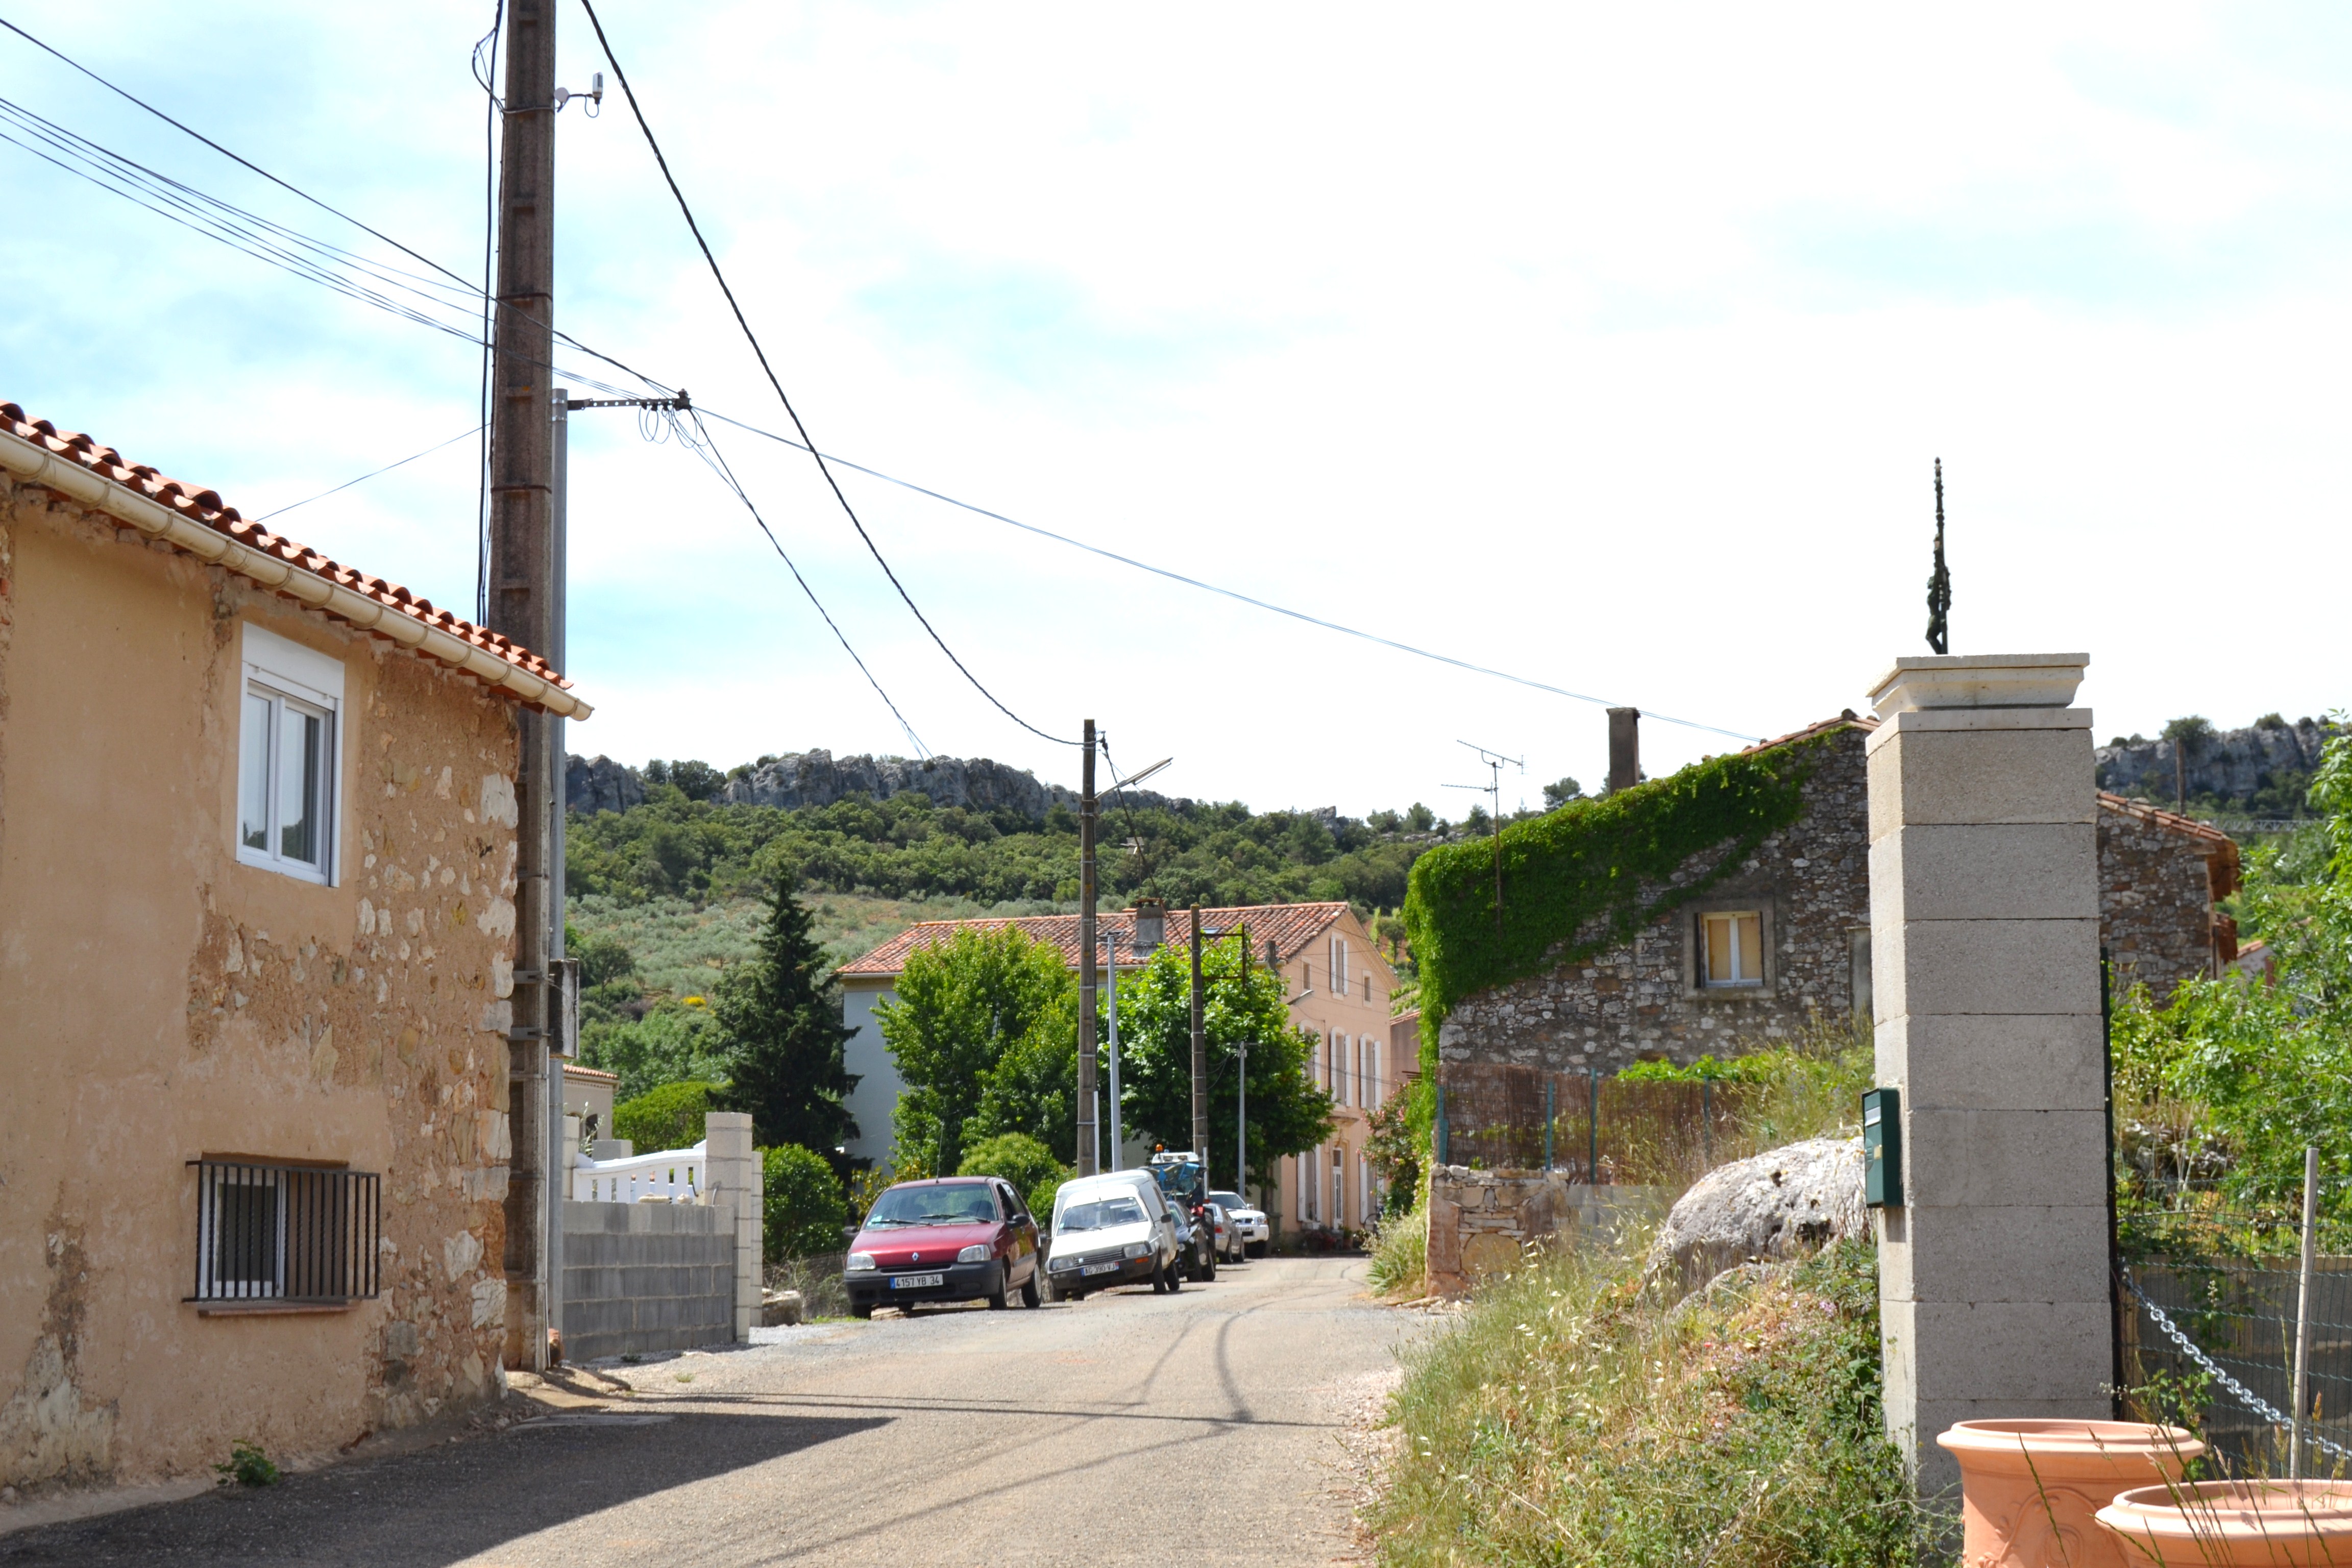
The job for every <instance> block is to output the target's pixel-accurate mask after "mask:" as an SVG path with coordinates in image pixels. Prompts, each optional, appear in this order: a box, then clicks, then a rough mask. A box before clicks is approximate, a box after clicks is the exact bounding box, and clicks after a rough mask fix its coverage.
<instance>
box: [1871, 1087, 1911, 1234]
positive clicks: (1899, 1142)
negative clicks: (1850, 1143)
mask: <svg viewBox="0 0 2352 1568" xmlns="http://www.w3.org/2000/svg"><path fill="white" fill-rule="evenodd" d="M1862 1198H1863V1202H1864V1203H1866V1204H1868V1205H1870V1206H1871V1207H1872V1208H1879V1209H1899V1208H1901V1207H1902V1206H1903V1091H1902V1090H1901V1089H1865V1090H1864V1092H1863V1096H1862Z"/></svg>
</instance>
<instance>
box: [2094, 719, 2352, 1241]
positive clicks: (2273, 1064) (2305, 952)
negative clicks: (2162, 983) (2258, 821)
mask: <svg viewBox="0 0 2352 1568" xmlns="http://www.w3.org/2000/svg"><path fill="white" fill-rule="evenodd" d="M2311 803H2312V805H2314V806H2315V807H2316V808H2318V809H2319V810H2320V811H2321V812H2322V813H2323V814H2324V816H2323V820H2322V821H2321V822H2320V823H2319V824H2318V825H2316V826H2315V828H2313V829H2309V830H2306V831H2305V834H2303V835H2298V836H2297V837H2296V838H2295V839H2294V840H2292V841H2290V842H2288V843H2287V844H2284V845H2281V846H2273V847H2266V848H2265V849H2264V850H2263V851H2260V852H2258V853H2257V854H2256V855H2254V856H2253V857H2252V860H2251V863H2250V864H2249V866H2248V868H2247V872H2246V888H2245V890H2244V892H2243V893H2242V894H2241V895H2240V899H2239V908H2240V910H2241V912H2242V916H2243V917H2245V918H2246V919H2247V921H2248V923H2249V924H2251V925H2253V926H2254V927H2256V928H2257V929H2259V930H2260V931H2262V933H2263V935H2264V936H2265V938H2266V939H2267V940H2268V941H2269V942H2271V944H2272V949H2273V952H2274V953H2275V955H2276V959H2277V963H2278V974H2277V980H2276V983H2275V984H2263V983H2260V982H2249V981H2248V980H2246V979H2245V978H2243V977H2241V976H2238V975H2234V974H2233V975H2231V976H2229V977H2227V978H2224V979H2220V980H2189V981H2185V982H2183V983H2182V984H2180V985H2179V988H2178V989H2176V990H2175V991H2174V992H2173V994H2172V995H2171V996H2169V997H2159V996H2156V995H2154V994H2150V993H2149V991H2148V990H2147V987H2145V986H2135V987H2133V988H2132V989H2131V990H2130V991H2129V992H2128V993H2126V994H2125V995H2124V996H2123V997H2122V998H2121V999H2120V1000H2119V1002H2118V1003H2117V1005H2116V1008H2115V1011H2114V1019H2113V1023H2112V1026H2111V1027H2110V1030H2109V1039H2110V1042H2111V1045H2112V1048H2113V1052H2114V1061H2115V1087H2116V1112H2117V1129H2116V1133H2117V1142H2118V1152H2119V1153H2120V1155H2121V1156H2122V1168H2121V1169H2120V1170H2119V1171H2118V1173H2117V1176H2118V1180H2119V1181H2120V1182H2121V1184H2122V1185H2123V1189H2124V1192H2123V1197H2124V1203H2125V1206H2126V1208H2127V1209H2136V1210H2147V1209H2166V1210H2176V1211H2177V1210H2187V1209H2192V1208H2196V1207H2198V1206H2200V1205H2202V1206H2206V1207H2210V1208H2215V1209H2218V1210H2221V1211H2224V1212H2226V1213H2227V1214H2228V1215H2232V1216H2235V1217H2237V1218H2238V1219H2241V1220H2252V1221H2254V1222H2256V1223H2257V1225H2259V1223H2260V1222H2263V1221H2264V1220H2269V1219H2277V1218H2284V1217H2287V1216H2291V1215H2294V1213H2295V1212H2296V1211H2297V1210H2298V1209H2299V1207H2300V1205H2301V1202H2302V1187H2303V1151H2304V1148H2305V1145H2307V1144H2308V1145H2315V1146H2316V1147H2317V1148H2318V1149H2319V1151H2320V1164H2321V1170H2322V1173H2323V1175H2324V1177H2325V1178H2326V1179H2324V1180H2323V1182H2322V1184H2321V1189H2320V1191H2321V1222H2322V1224H2323V1226H2326V1227H2327V1228H2329V1229H2330V1230H2334V1231H2337V1232H2338V1233H2339V1234H2341V1233H2343V1232H2344V1231H2345V1230H2346V1229H2347V1228H2352V1184H2347V1183H2346V1182H2345V1181H2344V1180H2343V1174H2344V1173H2345V1172H2346V1171H2347V1170H2352V737H2342V736H2339V737H2337V738H2336V739H2334V740H2331V741H2330V742H2328V744H2327V748H2326V753H2325V755H2324V757H2323V759H2322V763H2321V766H2320V769H2319V773H2318V775H2317V778H2316V780H2315V783H2314V784H2313V786H2312V790H2311Z"/></svg>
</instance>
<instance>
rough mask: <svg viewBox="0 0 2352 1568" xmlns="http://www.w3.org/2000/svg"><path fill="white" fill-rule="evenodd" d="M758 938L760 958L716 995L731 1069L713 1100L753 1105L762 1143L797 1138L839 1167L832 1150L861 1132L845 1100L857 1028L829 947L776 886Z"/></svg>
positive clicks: (734, 1106) (789, 893)
mask: <svg viewBox="0 0 2352 1568" xmlns="http://www.w3.org/2000/svg"><path fill="white" fill-rule="evenodd" d="M757 945H758V949H759V955H758V956H757V957H756V958H754V959H753V960H752V961H751V962H750V963H745V964H742V965H740V966H739V967H738V968H737V969H736V970H735V972H734V973H731V974H730V975H729V976H728V977H727V979H726V980H725V982H723V983H722V984H720V985H719V988H718V994H717V995H716V996H715V997H713V998H712V1005H711V1012H712V1014H713V1016H715V1017H716V1018H717V1019H718V1021H719V1028H720V1029H721V1031H723V1032H724V1034H725V1037H726V1039H727V1042H728V1047H729V1052H730V1065H731V1068H732V1071H731V1074H730V1079H729V1081H728V1085H727V1089H726V1090H725V1092H724V1094H723V1095H721V1096H716V1097H714V1101H713V1102H714V1105H716V1106H717V1108H718V1109H721V1110H748V1111H750V1112H751V1136H752V1141H753V1142H755V1143H757V1144H759V1145H760V1146H761V1147H762V1148H777V1147H781V1146H782V1145H783V1144H786V1143H797V1144H799V1145H800V1146H801V1147H802V1148H804V1149H812V1150H814V1151H815V1152H817V1153H819V1154H822V1155H824V1157H825V1158H826V1159H827V1160H829V1161H831V1162H833V1163H834V1164H835V1168H839V1167H840V1166H841V1165H842V1164H843V1163H844V1162H843V1160H842V1157H841V1156H840V1155H839V1154H836V1153H835V1152H834V1151H835V1149H836V1148H837V1147H838V1146H839V1145H841V1144H843V1143H845V1142H847V1141H848V1140H849V1139H852V1138H855V1137H856V1136H857V1123H856V1121H853V1120H852V1119H851V1117H850V1114H849V1111H848V1109H847V1108H846V1107H845V1105H844V1104H843V1103H842V1102H843V1100H845V1098H846V1097H847V1096H848V1094H849V1091H850V1090H851V1089H854V1088H856V1085H857V1078H856V1075H855V1074H853V1073H851V1072H850V1071H849V1070H848V1068H847V1067H846V1066H845V1062H844V1059H843V1054H842V1047H844V1045H845V1043H846V1042H847V1041H848V1039H849V1037H850V1034H851V1033H852V1031H851V1030H849V1029H847V1028H845V1027H844V1026H843V1024H842V1021H841V990H840V987H839V986H838V985H836V984H835V983H834V981H833V978H832V976H831V975H830V973H827V969H826V965H825V959H824V951H823V950H822V949H821V948H819V947H818V946H817V944H816V942H815V940H814V938H813V937H811V936H810V935H809V912H808V910H806V909H805V908H803V906H802V904H801V901H800V900H798V899H796V898H794V897H793V890H792V889H791V887H790V886H788V885H786V884H783V883H781V882H780V883H778V884H777V886H776V896H775V901H774V903H772V905H771V906H770V907H769V910H768V920H767V923H766V924H765V925H764V926H762V927H761V931H760V935H759V939H758V943H757ZM720 1100H723V1101H724V1103H723V1104H719V1101H720Z"/></svg>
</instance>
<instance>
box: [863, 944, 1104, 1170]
mask: <svg viewBox="0 0 2352 1568" xmlns="http://www.w3.org/2000/svg"><path fill="white" fill-rule="evenodd" d="M1077 983H1078V981H1077V976H1076V974H1075V973H1072V972H1071V971H1070V970H1068V969H1066V968H1065V967H1064V966H1063V963H1062V955H1061V953H1060V952H1059V951H1058V950H1056V949H1055V948H1054V947H1051V946H1049V945H1047V944H1045V943H1044V942H1033V941H1031V940H1030V938H1029V936H1028V935H1027V934H1026V933H1025V932H1024V931H1022V930H1021V929H1020V928H1019V927H1017V926H1010V925H1007V926H1000V927H998V928H996V929H995V930H993V931H974V930H972V929H971V928H969V927H966V928H964V929H962V930H960V931H957V932H956V933H955V935H954V936H953V937H952V938H950V940H949V941H947V942H941V943H940V944H938V945H936V946H932V947H925V948H919V949H917V950H916V951H915V952H910V953H908V955H907V967H906V970H905V972H904V973H901V974H900V975H899V977H898V984H897V986H896V987H895V989H896V991H897V996H896V999H895V1000H888V1001H884V1002H881V1003H878V1004H877V1005H876V1006H875V1009H874V1021H875V1024H876V1026H877V1028H879V1029H880V1030H881V1034H882V1043H883V1045H884V1046H885V1047H887V1048H888V1049H889V1052H890V1059H891V1060H892V1061H893V1062H894V1063H896V1064H897V1066H898V1076H899V1078H900V1079H901V1080H902V1081H904V1082H905V1084H906V1086H907V1087H906V1089H905V1091H904V1092H903V1093H902V1094H901V1095H900V1096H899V1098H898V1115H897V1119H896V1124H895V1125H894V1127H893V1132H894V1133H895V1135H896V1136H895V1140H894V1141H895V1143H896V1146H897V1152H895V1153H894V1154H893V1157H892V1163H894V1164H899V1165H904V1164H905V1163H907V1162H908V1160H909V1159H915V1158H927V1159H929V1160H931V1161H933V1162H935V1168H937V1169H941V1170H953V1169H954V1168H955V1167H956V1164H957V1163H958V1162H959V1161H960V1159H961V1150H962V1147H963V1136H964V1124H965V1123H966V1122H968V1121H971V1120H972V1118H973V1117H974V1116H975V1115H976V1114H977V1113H978V1112H979V1110H980V1109H981V1103H982V1096H983V1094H984V1093H985V1091H986V1089H987V1088H988V1083H989V1077H990V1074H991V1073H992V1071H993V1070H994V1069H995V1068H996V1067H997V1065H998V1064H999V1063H1000V1062H1001V1061H1003V1059H1004V1058H1005V1056H1006V1054H1007V1053H1008V1052H1010V1051H1012V1050H1013V1048H1014V1047H1016V1046H1019V1045H1020V1044H1021V1043H1022V1042H1023V1041H1024V1039H1026V1038H1027V1037H1029V1036H1030V1035H1031V1034H1032V1033H1033V1031H1034V1032H1037V1033H1039V1034H1040V1035H1041V1036H1050V1035H1054V1034H1058V1033H1060V1032H1061V1031H1062V1030H1063V1029H1064V1028H1065V1027H1066V1026H1067V1021H1068V1019H1069V1016H1070V1013H1069V1009H1068V1007H1067V1006H1066V1005H1065V1003H1066V999H1068V998H1073V997H1075V995H1076V990H1077ZM1071 1005H1074V1004H1071ZM1068 1039H1069V1042H1070V1044H1069V1050H1070V1053H1071V1055H1072V1057H1073V1058H1075V1057H1076V1053H1077V1040H1076V1032H1075V1028H1074V1027H1073V1028H1072V1029H1071V1032H1070V1033H1069V1035H1068ZM1049 1044H1050V1042H1049ZM1039 1048H1041V1049H1044V1048H1046V1047H1045V1046H1041V1047H1039ZM1071 1070H1072V1072H1073V1073H1074V1074H1075V1072H1076V1067H1075V1065H1074V1066H1073V1068H1072V1069H1071ZM1014 1120H1018V1118H1017V1116H1016V1117H1014ZM1013 1130H1014V1129H1013V1128H1009V1127H1001V1126H1000V1127H995V1128H992V1131H1013Z"/></svg>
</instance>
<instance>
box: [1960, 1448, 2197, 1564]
mask: <svg viewBox="0 0 2352 1568" xmlns="http://www.w3.org/2000/svg"><path fill="white" fill-rule="evenodd" d="M1936 1441H1937V1443H1938V1444H1939V1445H1941V1446H1942V1447H1945V1448H1946V1449H1948V1450H1949V1451H1950V1453H1951V1456H1952V1458H1955V1459H1957V1460H1958V1461H1959V1466H1960V1524H1961V1531H1962V1542H1961V1555H1960V1561H1961V1562H1962V1563H1965V1564H1967V1568H2060V1565H2062V1564H2063V1568H2126V1564H2127V1563H2130V1562H2131V1561H2132V1560H2131V1559H2129V1558H2126V1556H2125V1555H2124V1553H2123V1550H2122V1548H2121V1547H2119V1546H2117V1545H2116V1541H2115V1538H2114V1537H2113V1536H2111V1535H2109V1534H2107V1533H2106V1532H2105V1531H2102V1530H2101V1529H2100V1528H2099V1527H2098V1525H2097V1524H2096V1523H2095V1522H2094V1516H2095V1514H2097V1512H2098V1510H2100V1509H2101V1508H2104V1507H2105V1506H2106V1504H2107V1502H2108V1500H2110V1499H2112V1498H2114V1497H2115V1495H2116V1493H2117V1492H2122V1491H2128V1490H2130V1489H2132V1488H2134V1487H2147V1486H2150V1485H2154V1484H2156V1483H2159V1482H2163V1481H2177V1480H2179V1478H2180V1470H2181V1467H2182V1466H2183V1465H2185V1464H2187V1463H2188V1462H2189V1460H2190V1459H2193V1458H2196V1457H2197V1456H2198V1455H2200V1454H2201V1453H2203V1452H2204V1451H2205V1445H2204V1444H2202V1443H2200V1442H2199V1441H2198V1440H2197V1439H2196V1438H2194V1437H2192V1436H2189V1434H2188V1433H2187V1432H2186V1431H2184V1430H2182V1429H2181V1428H2180V1427H2178V1426H2143V1425H2141V1424H2140V1423H2138V1422H2136V1421H1963V1422H1961V1423H1960V1424H1959V1425H1958V1426H1954V1427H1953V1428H1952V1429H1951V1430H1950V1431H1948V1432H1946V1433H1944V1434H1943V1435H1942V1436H1939V1437H1937V1439H1936Z"/></svg>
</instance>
